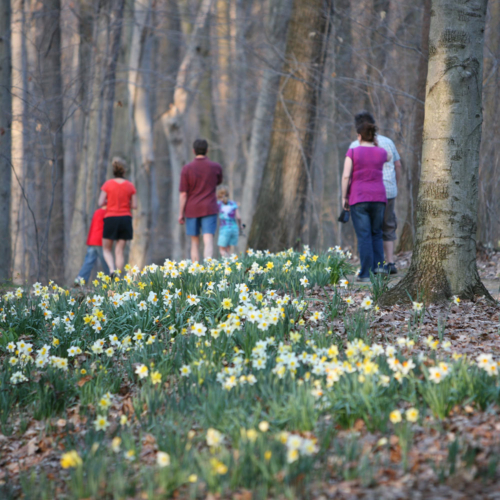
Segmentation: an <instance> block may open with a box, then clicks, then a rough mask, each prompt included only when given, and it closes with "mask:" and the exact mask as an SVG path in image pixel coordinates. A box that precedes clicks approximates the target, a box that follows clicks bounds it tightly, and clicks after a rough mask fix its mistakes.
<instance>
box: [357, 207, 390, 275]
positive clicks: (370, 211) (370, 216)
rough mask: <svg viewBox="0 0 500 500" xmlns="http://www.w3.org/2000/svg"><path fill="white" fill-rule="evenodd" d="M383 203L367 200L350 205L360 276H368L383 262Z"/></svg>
mask: <svg viewBox="0 0 500 500" xmlns="http://www.w3.org/2000/svg"><path fill="white" fill-rule="evenodd" d="M384 212H385V203H381V202H375V201H368V202H364V203H356V204H355V205H352V206H351V217H352V223H353V225H354V230H355V231H356V236H357V238H358V252H359V259H360V261H361V272H360V273H359V276H360V278H368V277H369V276H370V271H372V272H374V271H375V269H377V268H378V267H382V266H383V263H384V244H383V242H382V224H383V222H384Z"/></svg>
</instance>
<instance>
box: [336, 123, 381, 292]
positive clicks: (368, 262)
mask: <svg viewBox="0 0 500 500" xmlns="http://www.w3.org/2000/svg"><path fill="white" fill-rule="evenodd" d="M376 132H377V127H376V126H375V125H373V124H372V123H362V124H361V125H360V126H359V127H358V129H357V133H358V141H359V146H358V147H357V148H354V149H349V150H348V151H347V154H346V159H345V162H344V173H343V174H342V206H343V207H344V208H345V209H346V210H350V212H351V218H352V223H353V225H354V230H355V231H356V236H357V239H358V251H359V258H360V261H361V271H360V273H359V276H358V281H363V282H366V281H370V271H371V272H373V273H375V274H376V273H377V272H385V271H384V267H383V266H384V246H383V242H382V223H383V221H384V212H385V205H386V203H387V196H386V194H385V187H384V182H383V178H382V171H383V168H384V163H385V162H386V161H390V159H391V157H390V154H391V153H388V152H387V151H386V150H385V149H383V148H379V147H377V145H376V143H375V137H376ZM351 173H352V176H351Z"/></svg>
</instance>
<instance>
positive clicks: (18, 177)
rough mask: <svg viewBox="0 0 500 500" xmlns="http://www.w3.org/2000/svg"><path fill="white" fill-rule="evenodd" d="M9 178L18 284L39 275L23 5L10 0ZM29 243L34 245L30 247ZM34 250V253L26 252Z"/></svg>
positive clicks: (13, 255)
mask: <svg viewBox="0 0 500 500" xmlns="http://www.w3.org/2000/svg"><path fill="white" fill-rule="evenodd" d="M11 7H12V8H11V12H12V16H11V26H12V30H11V45H12V148H11V151H12V177H11V210H10V228H11V245H12V246H11V248H12V279H13V281H14V283H17V284H22V283H24V282H25V280H26V279H31V278H34V277H35V278H37V277H38V276H39V272H40V239H39V234H38V229H37V225H36V218H35V215H34V210H33V202H34V196H31V195H32V194H33V193H32V192H31V189H30V188H31V184H32V179H33V175H32V173H31V172H30V170H29V161H28V159H27V154H26V151H27V145H26V143H27V137H26V136H27V130H26V129H27V116H26V115H27V111H26V108H27V102H28V98H27V87H28V76H27V54H26V46H25V39H24V35H23V34H24V30H25V26H26V22H25V8H26V7H25V2H24V0H12V4H11ZM33 242H34V243H35V244H33ZM33 247H35V252H29V250H30V249H31V248H33Z"/></svg>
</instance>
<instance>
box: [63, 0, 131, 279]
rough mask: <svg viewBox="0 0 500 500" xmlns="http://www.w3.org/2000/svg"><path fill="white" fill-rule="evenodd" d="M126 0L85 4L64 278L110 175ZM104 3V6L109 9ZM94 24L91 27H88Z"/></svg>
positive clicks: (77, 259) (74, 266)
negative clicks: (77, 158)
mask: <svg viewBox="0 0 500 500" xmlns="http://www.w3.org/2000/svg"><path fill="white" fill-rule="evenodd" d="M124 5H125V0H113V2H111V4H108V3H105V4H104V5H100V2H99V1H94V2H92V3H90V4H85V5H83V4H82V5H81V8H82V10H83V13H82V17H83V18H84V19H85V24H84V27H83V28H84V30H85V32H84V34H85V38H86V39H85V40H82V43H84V57H83V60H82V66H83V68H82V71H83V72H84V74H87V75H88V82H89V86H88V89H86V95H85V100H84V109H83V113H84V116H85V121H84V130H83V142H82V153H81V165H80V169H79V171H78V179H77V184H76V196H75V208H74V210H73V218H72V223H71V229H70V247H69V251H68V265H67V266H66V281H70V280H72V279H74V278H75V277H76V274H77V272H78V270H79V269H80V266H81V264H82V262H83V257H84V256H85V251H86V250H85V240H86V238H87V232H88V229H89V226H90V221H91V220H92V214H93V212H94V210H95V209H96V208H97V206H96V205H97V197H98V194H99V189H100V187H101V185H102V182H103V180H104V178H105V176H106V166H107V164H108V161H109V148H110V144H111V134H112V129H113V106H114V86H115V70H116V61H117V60H118V55H119V47H120V38H121V30H122V24H123V9H124ZM105 7H106V8H105ZM89 28H90V29H89ZM87 30H88V31H87Z"/></svg>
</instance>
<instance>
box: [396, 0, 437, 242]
mask: <svg viewBox="0 0 500 500" xmlns="http://www.w3.org/2000/svg"><path fill="white" fill-rule="evenodd" d="M430 25H431V0H425V1H424V8H423V12H422V41H421V47H420V58H419V61H418V69H417V79H418V81H417V95H416V97H417V99H418V101H421V102H424V100H425V83H426V81H427V65H428V57H429V30H430ZM424 117H425V108H424V104H420V102H417V104H416V109H415V118H414V120H413V128H412V136H411V141H410V143H411V146H412V150H411V151H412V154H411V156H410V158H409V161H408V169H407V181H408V194H409V196H408V210H407V212H406V220H405V223H404V226H403V230H402V232H401V236H400V238H399V244H398V248H397V251H398V252H406V251H408V250H411V249H412V248H413V241H414V238H415V215H416V206H417V197H418V184H419V182H418V181H419V177H420V165H421V161H422V148H421V144H422V134H423V130H424Z"/></svg>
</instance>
